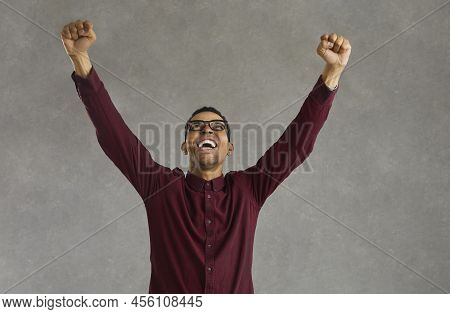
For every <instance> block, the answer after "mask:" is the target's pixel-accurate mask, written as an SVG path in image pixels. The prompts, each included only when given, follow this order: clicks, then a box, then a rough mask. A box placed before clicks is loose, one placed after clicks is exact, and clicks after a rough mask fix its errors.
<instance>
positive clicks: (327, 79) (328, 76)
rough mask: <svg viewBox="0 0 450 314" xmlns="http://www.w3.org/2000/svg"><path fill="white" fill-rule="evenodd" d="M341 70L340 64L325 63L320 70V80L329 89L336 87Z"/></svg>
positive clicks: (342, 68)
mask: <svg viewBox="0 0 450 314" xmlns="http://www.w3.org/2000/svg"><path fill="white" fill-rule="evenodd" d="M343 70H344V67H342V66H332V65H329V64H327V65H325V68H324V69H323V71H322V80H323V82H324V83H325V85H326V86H327V87H328V88H329V89H330V90H334V89H336V88H337V86H338V85H339V78H340V77H341V74H342V72H343Z"/></svg>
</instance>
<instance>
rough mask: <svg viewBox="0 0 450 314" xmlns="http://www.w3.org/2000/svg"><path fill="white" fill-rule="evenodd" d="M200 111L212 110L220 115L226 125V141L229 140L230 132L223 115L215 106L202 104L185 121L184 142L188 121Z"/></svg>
mask: <svg viewBox="0 0 450 314" xmlns="http://www.w3.org/2000/svg"><path fill="white" fill-rule="evenodd" d="M200 112H214V113H215V114H217V115H218V116H220V117H221V118H222V119H223V121H224V122H225V126H226V127H227V136H228V141H229V142H230V141H231V132H230V126H229V125H228V121H227V119H226V118H225V116H224V115H223V114H222V113H221V112H220V111H219V110H217V109H216V108H214V107H211V106H209V107H208V106H203V107H201V108H199V109H197V110H195V111H194V112H193V113H192V114H191V117H190V118H189V119H188V121H187V122H186V126H185V127H184V141H185V142H186V136H187V131H188V122H189V121H191V119H192V118H193V117H194V116H195V115H196V114H198V113H200Z"/></svg>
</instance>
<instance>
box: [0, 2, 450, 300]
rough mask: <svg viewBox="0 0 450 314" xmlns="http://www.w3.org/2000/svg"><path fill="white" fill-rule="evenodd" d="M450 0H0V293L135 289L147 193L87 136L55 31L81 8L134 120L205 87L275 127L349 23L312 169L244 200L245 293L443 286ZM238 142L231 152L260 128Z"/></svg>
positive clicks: (181, 106)
mask: <svg viewBox="0 0 450 314" xmlns="http://www.w3.org/2000/svg"><path fill="white" fill-rule="evenodd" d="M448 2H449V1H443V0H430V1H419V0H414V1H406V0H404V1H400V0H396V1H391V0H389V1H387V0H385V1H369V0H363V1H360V0H358V1H356V0H349V1H342V0H341V1H314V2H313V1H293V0H283V1H281V0H279V1H268V0H266V1H219V0H216V1H192V0H191V1H187V0H186V1H181V0H179V1H173V0H171V1H162V0H160V1H144V0H139V1H131V2H126V1H118V0H114V1H105V0H103V1H95V2H94V1H80V0H77V1H60V0H52V1H49V0H47V1H44V0H34V1H29V0H14V1H13V0H7V1H3V0H0V45H1V48H0V49H1V56H2V57H1V62H0V72H1V73H2V79H1V80H0V102H1V106H0V111H1V114H0V138H1V141H0V145H1V162H0V185H1V189H0V193H1V194H0V252H1V254H0V289H1V292H9V293H146V292H147V289H148V284H149V280H150V262H149V250H150V248H149V239H148V227H147V222H146V214H145V209H144V207H143V205H142V204H140V202H141V199H140V197H139V195H138V194H137V192H136V191H135V190H134V188H133V187H132V186H131V184H130V183H129V182H128V181H127V180H126V178H125V177H124V176H122V174H121V173H120V172H119V171H118V169H116V168H115V166H114V165H113V163H112V162H111V161H109V159H107V157H106V155H105V154H104V153H103V152H102V151H101V149H100V146H99V145H98V142H97V140H96V138H95V131H94V128H93V126H92V124H91V121H90V120H89V119H88V116H87V114H86V113H85V109H84V107H83V105H82V103H81V101H80V99H79V98H78V95H77V93H76V89H75V85H74V83H73V81H72V80H71V78H70V74H71V72H72V70H73V68H72V64H71V63H70V60H69V59H68V57H67V55H66V54H65V51H64V48H63V46H62V42H61V40H60V38H59V32H60V31H61V29H62V27H63V26H64V25H65V24H66V23H69V22H70V21H73V20H76V19H88V20H91V21H92V22H93V23H94V29H95V31H96V33H97V37H98V38H97V42H96V43H95V45H94V46H93V47H92V48H91V50H90V55H91V58H92V60H93V62H94V66H95V67H96V69H97V72H98V73H99V75H100V77H101V79H102V80H103V82H104V84H105V86H106V88H107V90H108V92H109V94H110V96H111V98H112V99H113V101H114V103H115V105H116V106H117V108H118V109H119V111H120V112H121V114H122V116H123V118H124V119H125V120H126V122H127V124H128V125H129V127H130V128H131V129H132V130H133V131H135V132H136V133H137V132H138V127H139V123H156V122H158V123H164V124H165V125H169V126H170V125H175V124H179V123H181V122H184V121H185V119H187V118H188V116H189V115H190V113H191V112H192V111H193V110H195V109H197V108H198V107H199V106H200V105H203V104H212V105H215V106H216V107H217V108H218V109H220V110H222V112H223V113H224V114H225V115H226V116H227V117H228V118H229V120H230V121H232V122H233V123H236V124H245V123H249V122H255V123H260V124H261V123H263V122H265V124H264V125H268V124H278V125H283V126H286V125H287V124H288V123H289V122H290V121H291V119H292V118H293V117H294V116H295V115H296V113H297V112H298V110H299V108H300V106H301V104H302V103H303V100H304V97H305V96H306V95H307V93H308V92H309V91H310V89H311V88H312V86H313V84H314V83H315V81H316V80H317V78H318V76H319V75H320V73H321V71H322V69H323V65H324V62H323V61H322V59H321V58H320V57H319V56H318V55H316V52H315V49H316V47H317V45H318V42H319V37H320V35H322V34H323V33H326V32H328V33H330V32H336V33H338V34H342V35H344V36H345V37H346V38H348V39H349V40H350V42H351V45H352V55H351V57H350V61H349V65H348V66H347V70H346V72H345V73H344V74H343V76H342V78H341V81H340V89H339V91H338V94H337V96H336V98H335V101H334V103H333V108H332V109H331V112H330V115H329V117H328V121H327V122H326V124H325V126H324V128H323V129H322V131H321V133H320V135H319V137H318V139H317V142H316V145H315V148H314V151H313V153H312V154H311V156H310V157H309V158H308V166H309V168H310V169H312V170H313V171H305V167H304V165H302V166H300V167H299V168H298V169H297V170H296V171H295V172H294V173H293V174H292V175H291V176H290V177H289V178H288V179H287V180H286V181H285V182H284V183H283V185H282V186H280V187H279V188H278V189H277V191H276V192H275V193H274V194H273V195H272V196H271V197H270V199H269V200H268V201H267V202H266V205H265V206H264V207H263V209H262V211H261V214H260V216H259V220H258V227H257V232H256V238H255V250H254V262H253V280H254V286H255V293H445V292H448V291H450V271H449V269H450V245H449V243H450V211H449V201H450V194H449V193H448V191H449V190H450V182H449V173H450V162H449V160H450V143H449V142H450V141H449V138H450V129H449V126H450V116H449V114H450V107H449V98H448V95H449V74H450V62H449V61H450V60H449V58H450V57H449V56H450V54H449V51H450V49H449V48H450V44H449V41H448V38H449V33H448V30H449V29H450V25H449V21H450V19H448V16H449V15H450V5H448ZM296 100H298V101H297V103H296V104H294V105H293V106H290V107H289V105H291V104H293V102H295V101H296ZM284 108H287V109H286V110H284V111H282V110H283V109H284ZM280 111H282V112H281V113H280V114H278V113H279V112H280ZM234 142H235V144H236V145H237V151H236V154H235V155H234V157H233V158H234V159H235V160H236V161H242V160H244V158H245V156H242V155H241V154H242V147H243V146H245V145H249V147H250V148H251V149H255V150H257V149H261V147H256V146H258V145H262V147H263V148H268V147H269V145H270V144H271V143H272V142H273V140H272V141H271V140H270V139H266V140H265V141H261V140H260V141H255V140H251V139H250V138H249V137H243V136H240V134H239V132H236V133H235V136H234ZM178 149H179V148H178V144H177V145H175V144H173V147H172V148H171V151H172V153H171V154H178V152H177V151H178ZM172 157H173V156H172ZM172 157H171V158H172ZM256 157H258V156H255V158H254V159H253V160H254V161H256ZM171 158H169V156H165V157H164V158H163V156H162V155H159V157H158V161H159V162H160V163H162V164H164V165H166V166H170V167H172V168H174V167H176V166H178V165H176V164H174V163H171V162H170V160H171ZM249 158H250V157H249ZM251 158H253V157H251ZM233 167H235V168H239V162H235V163H234V164H233Z"/></svg>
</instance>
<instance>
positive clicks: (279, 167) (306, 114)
mask: <svg viewBox="0 0 450 314" xmlns="http://www.w3.org/2000/svg"><path fill="white" fill-rule="evenodd" d="M338 87H339V85H338V86H336V87H335V89H333V90H331V89H330V88H328V87H327V86H326V85H325V83H324V81H323V79H322V75H320V76H319V78H318V80H317V82H316V83H315V85H314V87H313V89H312V91H311V92H310V93H309V94H308V96H307V98H306V99H305V101H304V103H303V106H302V107H301V109H300V111H299V113H298V114H297V116H296V117H295V118H294V119H293V120H292V122H291V123H290V124H289V126H288V127H287V128H286V129H285V131H284V132H283V134H282V135H281V136H280V138H279V139H278V140H277V141H276V142H275V143H274V144H273V145H272V146H271V147H270V148H269V149H268V150H267V151H266V152H265V153H264V155H263V156H262V157H261V158H260V159H259V160H258V161H257V163H256V165H254V166H251V167H249V168H247V169H245V170H243V173H244V175H245V177H246V179H247V180H246V181H247V182H249V186H250V188H251V190H252V191H251V192H252V194H253V197H254V199H255V200H256V203H257V204H258V205H259V207H262V206H263V204H264V202H265V201H266V199H267V198H268V197H269V196H270V195H271V194H272V193H273V192H274V190H275V189H276V188H277V187H278V185H279V184H281V183H282V182H283V181H284V180H285V179H286V178H287V177H288V176H289V174H290V173H291V172H292V171H293V170H294V169H295V168H297V167H298V166H299V165H300V164H301V163H302V162H303V161H304V160H305V159H306V158H307V157H308V156H309V154H310V153H311V152H312V150H313V147H314V143H315V141H316V138H317V136H318V134H319V131H320V130H321V128H322V126H323V125H324V123H325V121H326V119H327V117H328V113H329V111H330V108H331V104H332V102H333V99H334V97H335V95H336V93H337V91H338V89H339V88H338Z"/></svg>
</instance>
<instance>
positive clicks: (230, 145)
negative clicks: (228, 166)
mask: <svg viewBox="0 0 450 314" xmlns="http://www.w3.org/2000/svg"><path fill="white" fill-rule="evenodd" d="M233 151H234V145H233V143H228V153H227V155H228V156H231V154H232V153H233Z"/></svg>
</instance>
